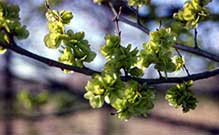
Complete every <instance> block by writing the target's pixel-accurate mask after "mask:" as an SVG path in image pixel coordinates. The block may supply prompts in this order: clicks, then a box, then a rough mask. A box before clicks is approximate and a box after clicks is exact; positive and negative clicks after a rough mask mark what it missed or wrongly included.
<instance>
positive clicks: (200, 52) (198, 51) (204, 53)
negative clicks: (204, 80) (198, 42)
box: [119, 16, 219, 62]
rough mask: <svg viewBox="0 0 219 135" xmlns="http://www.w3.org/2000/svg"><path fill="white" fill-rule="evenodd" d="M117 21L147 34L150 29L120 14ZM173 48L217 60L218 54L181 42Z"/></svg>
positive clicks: (218, 60)
mask: <svg viewBox="0 0 219 135" xmlns="http://www.w3.org/2000/svg"><path fill="white" fill-rule="evenodd" d="M119 21H121V22H123V23H126V24H128V25H130V26H133V27H135V28H138V29H139V30H141V31H143V32H144V33H146V34H148V35H149V33H150V30H149V29H148V28H146V27H144V26H143V25H139V24H138V23H135V22H132V21H130V20H128V19H127V18H125V17H123V16H120V18H119ZM174 48H176V49H180V50H183V51H185V52H189V53H192V54H195V55H198V56H202V57H205V58H208V59H210V60H213V61H216V62H219V56H217V55H215V54H212V53H210V52H207V51H205V50H202V49H200V48H193V47H189V46H186V45H181V44H176V45H175V46H174Z"/></svg>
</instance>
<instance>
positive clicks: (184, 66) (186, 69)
mask: <svg viewBox="0 0 219 135" xmlns="http://www.w3.org/2000/svg"><path fill="white" fill-rule="evenodd" d="M176 52H177V54H178V55H179V56H180V57H181V58H182V55H181V53H180V52H179V50H178V49H176ZM183 68H184V69H185V71H186V73H187V75H188V76H190V73H189V70H188V68H187V67H186V65H185V63H184V64H183Z"/></svg>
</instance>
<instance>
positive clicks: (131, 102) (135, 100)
mask: <svg viewBox="0 0 219 135" xmlns="http://www.w3.org/2000/svg"><path fill="white" fill-rule="evenodd" d="M105 40H106V43H105V45H103V46H102V47H101V53H102V55H103V56H105V57H106V61H107V62H106V64H105V67H104V70H103V72H102V74H101V75H95V76H93V78H92V79H91V80H90V81H89V82H88V84H87V86H86V90H87V92H86V94H85V98H86V99H88V100H89V101H90V104H91V106H92V107H93V108H99V107H102V106H103V104H104V101H105V102H106V103H107V104H110V105H111V106H112V107H113V108H114V109H116V111H117V112H116V113H115V114H116V115H117V117H118V118H119V119H122V120H124V119H125V120H127V119H129V118H130V117H131V116H133V115H137V116H138V115H147V113H148V112H149V110H151V109H152V108H153V106H154V103H153V102H154V99H155V95H154V91H153V89H152V88H149V87H147V86H146V85H144V86H142V85H140V84H138V82H136V81H133V80H130V81H128V82H123V81H122V80H121V78H120V75H121V71H124V72H125V75H131V76H134V77H141V76H142V75H143V71H142V70H141V69H140V68H138V67H137V60H138V55H137V54H138V50H137V48H134V49H133V50H131V45H130V44H129V45H128V46H127V47H123V46H122V45H121V43H120V37H119V36H116V35H107V36H106V37H105Z"/></svg>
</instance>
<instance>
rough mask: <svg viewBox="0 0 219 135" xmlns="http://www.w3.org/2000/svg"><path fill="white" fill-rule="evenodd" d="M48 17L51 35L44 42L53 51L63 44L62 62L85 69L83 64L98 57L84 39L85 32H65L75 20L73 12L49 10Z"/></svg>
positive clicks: (60, 59) (60, 58)
mask: <svg viewBox="0 0 219 135" xmlns="http://www.w3.org/2000/svg"><path fill="white" fill-rule="evenodd" d="M46 17H47V19H48V28H49V33H48V34H47V35H46V36H45V38H44V42H45V44H46V46H47V47H48V48H52V49H57V48H58V47H60V45H61V44H62V43H63V44H62V49H63V50H60V52H61V53H62V55H61V56H60V57H59V61H60V62H63V63H65V64H68V65H72V66H78V67H83V62H91V61H92V60H93V59H94V58H95V57H96V53H95V52H93V51H91V49H90V45H89V43H88V41H87V40H86V39H84V36H85V35H84V32H76V33H75V32H73V31H72V30H67V32H66V31H65V26H66V25H67V24H69V23H70V21H71V19H72V18H73V15H72V12H71V11H65V10H62V11H61V12H59V11H57V10H50V9H48V11H47V13H46ZM65 71H66V72H68V71H67V70H65Z"/></svg>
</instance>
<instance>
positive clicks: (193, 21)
mask: <svg viewBox="0 0 219 135" xmlns="http://www.w3.org/2000/svg"><path fill="white" fill-rule="evenodd" d="M211 1H212V0H192V1H187V2H186V3H185V4H184V7H183V9H182V10H179V12H178V13H175V14H174V18H175V19H176V20H178V21H180V22H182V23H183V24H184V25H185V27H186V28H188V29H191V28H196V27H197V25H198V23H199V22H200V21H202V20H204V19H205V18H206V17H207V16H209V11H208V9H207V8H206V7H205V6H206V5H207V4H208V3H209V2H211Z"/></svg>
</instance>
